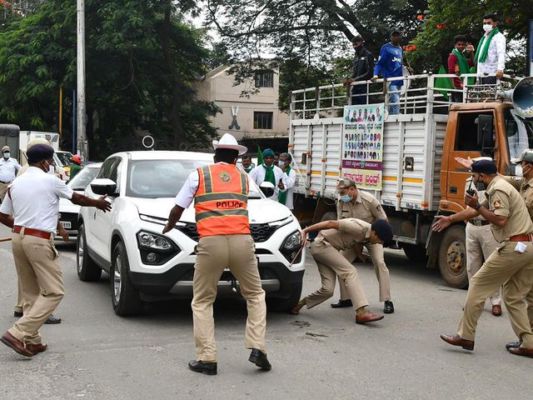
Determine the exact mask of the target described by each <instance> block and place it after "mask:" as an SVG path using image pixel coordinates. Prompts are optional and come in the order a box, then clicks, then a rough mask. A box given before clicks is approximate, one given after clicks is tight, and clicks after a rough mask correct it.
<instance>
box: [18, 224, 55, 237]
mask: <svg viewBox="0 0 533 400" xmlns="http://www.w3.org/2000/svg"><path fill="white" fill-rule="evenodd" d="M13 232H14V233H20V234H22V235H28V236H35V237H38V238H41V239H46V240H49V239H50V238H51V237H52V233H50V232H46V231H41V230H39V229H32V228H25V227H23V226H18V225H15V226H14V227H13Z"/></svg>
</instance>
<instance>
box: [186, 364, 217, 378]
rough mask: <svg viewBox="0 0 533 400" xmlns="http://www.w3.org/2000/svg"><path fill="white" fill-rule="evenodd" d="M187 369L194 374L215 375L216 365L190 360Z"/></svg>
mask: <svg viewBox="0 0 533 400" xmlns="http://www.w3.org/2000/svg"><path fill="white" fill-rule="evenodd" d="M189 369H190V370H191V371H194V372H200V373H201V374H206V375H216V374H217V363H216V362H204V361H196V360H192V361H189Z"/></svg>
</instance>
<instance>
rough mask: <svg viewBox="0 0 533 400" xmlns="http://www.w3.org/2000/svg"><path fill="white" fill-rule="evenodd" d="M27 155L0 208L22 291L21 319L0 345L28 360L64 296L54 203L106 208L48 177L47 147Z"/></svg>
mask: <svg viewBox="0 0 533 400" xmlns="http://www.w3.org/2000/svg"><path fill="white" fill-rule="evenodd" d="M27 156H28V163H29V165H30V167H29V168H28V170H27V171H26V173H24V174H23V175H21V176H20V177H18V178H16V179H15V180H14V181H13V183H12V184H11V186H10V187H9V189H8V193H7V196H6V197H5V200H4V202H3V203H2V206H1V207H0V222H1V223H2V224H4V225H7V226H9V227H10V228H13V236H12V247H13V256H14V258H15V266H16V268H17V274H18V277H19V279H20V283H21V289H22V291H23V295H22V298H23V300H24V305H23V313H24V315H23V317H22V318H20V319H19V320H18V321H17V322H15V324H14V325H13V326H12V327H11V328H10V329H9V330H8V331H6V332H5V333H4V335H3V336H2V337H1V338H0V341H1V342H2V343H4V344H5V345H6V346H8V347H10V348H11V349H13V350H14V351H15V352H17V353H19V354H21V355H23V356H26V357H33V356H34V355H36V354H38V353H41V352H43V351H45V350H46V349H47V345H45V344H43V343H42V339H41V335H40V333H39V329H40V328H41V326H42V325H43V323H44V322H45V321H46V319H47V318H48V317H49V316H50V315H51V314H52V313H53V312H54V310H55V309H56V308H57V306H58V305H59V303H60V302H61V299H62V298H63V294H64V289H63V275H62V272H61V267H60V265H59V263H58V262H57V259H58V253H57V250H56V249H55V247H54V242H53V240H54V234H55V232H56V228H57V222H58V215H59V199H60V198H61V197H62V198H67V199H70V200H71V201H72V202H73V203H74V204H78V205H80V206H88V207H96V208H98V209H100V210H102V211H109V210H110V209H111V205H110V204H109V203H108V202H107V201H106V200H105V199H104V197H101V198H99V199H91V198H88V197H85V196H83V195H81V194H79V193H75V192H73V191H72V189H70V187H68V186H66V185H65V183H64V182H63V181H61V180H60V179H58V178H57V177H55V176H54V175H50V174H48V171H49V169H50V166H51V165H52V163H53V156H54V149H53V148H52V146H50V145H45V144H40V145H35V146H33V147H32V148H30V149H29V150H28V152H27ZM36 200H38V201H36Z"/></svg>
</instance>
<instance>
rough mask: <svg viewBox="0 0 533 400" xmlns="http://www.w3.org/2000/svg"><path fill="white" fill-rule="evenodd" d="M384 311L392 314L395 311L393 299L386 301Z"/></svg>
mask: <svg viewBox="0 0 533 400" xmlns="http://www.w3.org/2000/svg"><path fill="white" fill-rule="evenodd" d="M383 312H384V313H385V314H392V313H393V312H394V304H392V301H390V300H387V301H386V302H385V307H383Z"/></svg>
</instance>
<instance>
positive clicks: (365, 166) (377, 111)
mask: <svg viewBox="0 0 533 400" xmlns="http://www.w3.org/2000/svg"><path fill="white" fill-rule="evenodd" d="M384 118H385V104H383V103H381V104H365V105H356V106H345V107H344V117H343V121H344V134H343V138H342V176H343V177H345V178H348V179H351V180H353V181H354V182H355V183H356V184H357V186H358V187H360V188H361V189H367V190H381V188H382V178H383V176H382V174H383V121H384Z"/></svg>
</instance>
